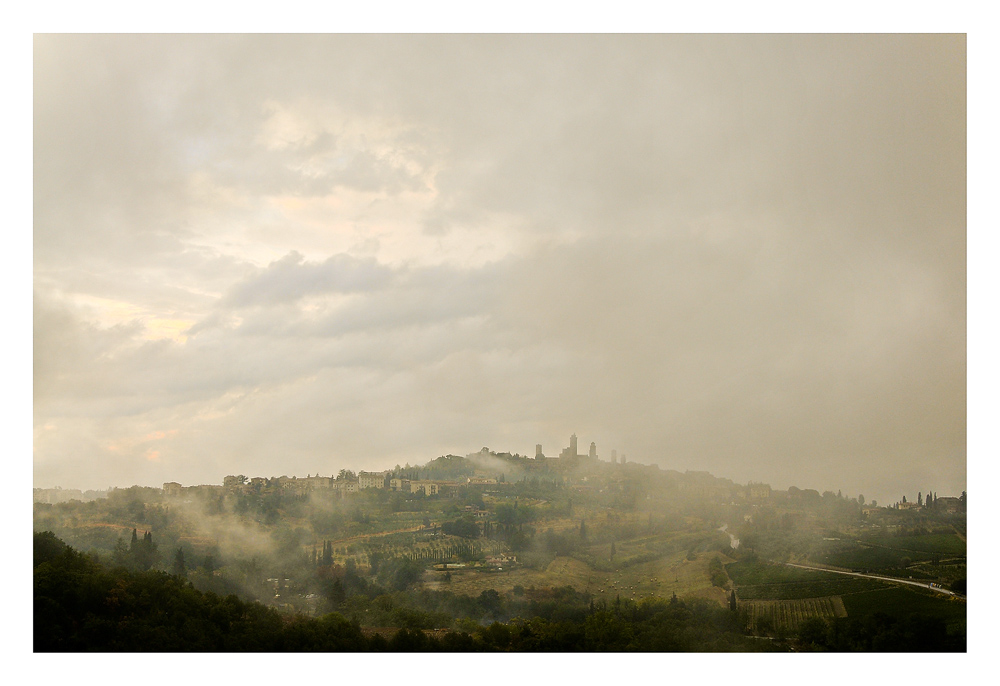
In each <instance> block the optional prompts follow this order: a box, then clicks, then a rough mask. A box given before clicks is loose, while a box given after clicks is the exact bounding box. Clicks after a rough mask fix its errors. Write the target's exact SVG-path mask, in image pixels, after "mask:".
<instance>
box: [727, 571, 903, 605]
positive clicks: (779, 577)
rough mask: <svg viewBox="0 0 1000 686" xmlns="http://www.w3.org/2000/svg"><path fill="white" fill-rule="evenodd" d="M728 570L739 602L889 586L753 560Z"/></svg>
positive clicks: (841, 592)
mask: <svg viewBox="0 0 1000 686" xmlns="http://www.w3.org/2000/svg"><path fill="white" fill-rule="evenodd" d="M726 571H727V572H728V573H729V578H730V579H732V580H733V583H734V584H735V585H736V594H737V596H738V597H739V599H740V600H794V599H803V598H824V597H827V596H837V595H844V594H848V593H862V592H866V591H873V590H876V589H879V588H884V587H885V585H886V584H885V582H882V581H877V580H875V579H862V578H860V577H851V576H845V575H844V574H837V573H835V572H817V571H812V570H808V569H797V568H795V567H786V566H785V565H777V564H767V563H761V562H750V561H741V562H734V563H733V564H730V565H729V566H728V567H727V568H726Z"/></svg>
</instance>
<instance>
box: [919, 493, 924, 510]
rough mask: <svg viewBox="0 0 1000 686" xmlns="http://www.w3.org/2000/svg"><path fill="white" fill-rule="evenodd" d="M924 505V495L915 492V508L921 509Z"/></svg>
mask: <svg viewBox="0 0 1000 686" xmlns="http://www.w3.org/2000/svg"><path fill="white" fill-rule="evenodd" d="M923 505H924V494H923V493H922V492H919V491H918V492H917V506H918V507H923Z"/></svg>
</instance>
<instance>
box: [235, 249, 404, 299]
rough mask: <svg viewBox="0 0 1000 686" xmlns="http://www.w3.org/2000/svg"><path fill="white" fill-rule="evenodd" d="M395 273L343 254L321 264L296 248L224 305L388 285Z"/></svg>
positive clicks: (242, 285)
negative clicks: (309, 259) (306, 258)
mask: <svg viewBox="0 0 1000 686" xmlns="http://www.w3.org/2000/svg"><path fill="white" fill-rule="evenodd" d="M391 276H392V274H391V272H390V270H389V269H388V268H386V267H384V266H382V265H379V264H378V263H377V262H376V261H375V260H374V259H359V258H355V257H351V256H350V255H346V254H340V255H334V256H332V257H330V258H328V259H327V260H326V261H324V262H322V263H320V264H317V263H309V262H306V261H305V259H304V258H303V256H302V255H301V254H300V253H298V252H296V251H292V252H290V253H288V255H286V256H285V257H283V258H282V259H280V260H277V261H275V262H272V263H271V264H270V265H268V267H267V269H265V270H263V271H262V272H261V273H260V274H258V275H256V276H254V277H251V278H249V279H247V280H245V281H244V282H243V283H241V284H239V285H237V286H236V287H235V288H233V289H232V290H231V291H230V293H229V294H228V295H227V296H226V297H225V298H224V299H223V305H227V306H233V307H248V306H253V305H274V304H278V303H283V302H289V301H295V300H299V299H301V298H304V297H307V296H310V295H322V294H328V293H353V292H357V291H370V290H374V289H378V288H381V287H383V286H385V285H386V284H387V283H388V281H389V279H390V278H391Z"/></svg>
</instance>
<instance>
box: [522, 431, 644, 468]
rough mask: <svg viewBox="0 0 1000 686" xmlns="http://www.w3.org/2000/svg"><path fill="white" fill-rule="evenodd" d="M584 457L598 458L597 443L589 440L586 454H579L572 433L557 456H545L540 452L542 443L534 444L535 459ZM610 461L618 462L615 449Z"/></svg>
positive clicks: (574, 436)
mask: <svg viewBox="0 0 1000 686" xmlns="http://www.w3.org/2000/svg"><path fill="white" fill-rule="evenodd" d="M584 458H587V459H590V460H593V461H595V462H596V461H597V460H598V459H599V458H598V457H597V444H596V443H594V442H593V441H591V443H590V450H589V451H588V452H587V454H586V455H581V454H580V451H579V450H578V448H577V438H576V434H573V435H571V436H570V437H569V445H568V446H567V447H565V448H563V449H562V450H561V451H560V452H559V457H558V458H547V457H546V456H545V453H543V452H542V444H541V443H536V444H535V459H536V460H545V459H559V460H571V461H577V460H581V459H584ZM611 462H613V463H614V464H618V451H617V450H612V451H611ZM621 463H622V464H625V454H624V453H622V461H621Z"/></svg>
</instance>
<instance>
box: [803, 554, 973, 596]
mask: <svg viewBox="0 0 1000 686" xmlns="http://www.w3.org/2000/svg"><path fill="white" fill-rule="evenodd" d="M785 564H786V565H788V566H789V567H798V568H799V569H811V570H812V571H814V572H833V573H834V574H846V575H848V576H860V577H862V578H865V579H878V580H879V581H889V582H891V583H894V584H907V585H908V586H920V587H921V588H927V589H930V590H932V591H937V592H938V593H943V594H944V595H950V596H954V597H955V598H959V599H961V600H965V596H964V595H961V594H959V593H955V592H954V591H949V590H948V589H946V588H941V587H940V586H938V585H935V584H931V583H929V582H925V581H913V580H912V579H898V578H896V577H891V576H877V575H875V574H863V573H861V572H845V571H841V570H839V569H829V568H827V567H812V566H810V565H800V564H795V563H794V562H786V563H785Z"/></svg>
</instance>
